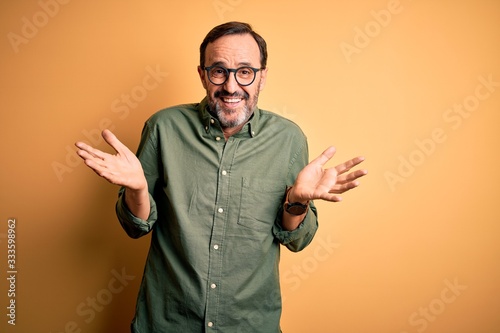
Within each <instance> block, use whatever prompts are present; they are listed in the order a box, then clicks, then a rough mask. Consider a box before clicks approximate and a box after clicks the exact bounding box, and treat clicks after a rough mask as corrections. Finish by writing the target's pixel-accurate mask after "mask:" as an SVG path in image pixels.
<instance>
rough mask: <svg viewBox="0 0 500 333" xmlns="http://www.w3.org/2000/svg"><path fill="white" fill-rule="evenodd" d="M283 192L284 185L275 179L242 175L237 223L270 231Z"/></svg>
mask: <svg viewBox="0 0 500 333" xmlns="http://www.w3.org/2000/svg"><path fill="white" fill-rule="evenodd" d="M284 194H285V185H284V184H282V183H281V182H279V181H277V180H276V179H262V178H258V179H250V178H247V177H243V178H242V181H241V196H240V212H239V216H238V224H239V225H241V226H244V227H247V228H250V229H254V230H260V231H266V232H267V231H271V229H272V227H273V224H274V221H275V220H276V215H277V214H278V211H279V208H280V205H281V202H282V200H283V196H284Z"/></svg>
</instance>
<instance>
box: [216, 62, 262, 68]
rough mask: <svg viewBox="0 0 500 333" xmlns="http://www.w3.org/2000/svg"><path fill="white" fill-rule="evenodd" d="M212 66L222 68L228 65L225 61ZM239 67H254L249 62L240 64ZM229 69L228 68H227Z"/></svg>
mask: <svg viewBox="0 0 500 333" xmlns="http://www.w3.org/2000/svg"><path fill="white" fill-rule="evenodd" d="M211 66H221V67H226V64H225V63H224V62H223V61H216V62H214V63H212V65H211ZM239 67H252V64H251V63H249V62H239V63H238V68H239ZM226 68H227V67H226Z"/></svg>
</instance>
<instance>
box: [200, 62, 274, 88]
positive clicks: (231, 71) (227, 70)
mask: <svg viewBox="0 0 500 333" xmlns="http://www.w3.org/2000/svg"><path fill="white" fill-rule="evenodd" d="M215 67H219V68H221V69H223V70H224V71H225V72H226V79H225V80H224V82H222V83H214V82H213V81H212V79H210V70H211V69H212V68H215ZM242 68H249V69H251V70H252V71H253V79H252V81H251V82H250V83H247V84H241V83H240V82H239V81H238V77H237V76H236V72H237V71H239V70H240V69H242ZM203 69H204V70H206V71H207V76H208V80H209V81H210V83H212V84H213V85H216V86H222V85H223V84H225V83H226V82H227V80H228V79H229V74H230V73H234V79H235V80H236V82H237V83H238V84H239V85H240V86H242V87H247V86H249V85H251V84H252V83H254V81H255V78H256V77H257V72H258V71H260V70H263V69H264V68H254V67H250V66H242V67H238V68H226V67H224V66H221V65H212V66H208V67H206V66H205V67H203Z"/></svg>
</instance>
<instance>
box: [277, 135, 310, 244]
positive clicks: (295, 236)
mask: <svg viewBox="0 0 500 333" xmlns="http://www.w3.org/2000/svg"><path fill="white" fill-rule="evenodd" d="M301 139H302V142H301V143H300V144H297V145H296V146H298V147H299V149H298V151H297V153H295V155H294V156H292V157H291V160H290V169H289V171H288V175H287V181H288V182H289V184H288V185H289V186H291V185H292V184H293V183H294V182H295V179H296V178H297V175H298V174H299V172H300V171H301V170H302V169H303V168H304V167H305V166H306V165H307V163H308V160H309V150H308V146H307V140H306V138H305V136H303V137H301ZM284 203H285V189H284V190H283V200H282V202H281V205H280V209H279V211H278V215H277V216H276V220H275V223H274V226H273V234H274V237H275V238H276V239H277V240H278V241H279V242H280V243H281V244H283V245H284V246H286V247H287V248H288V249H289V250H290V251H293V252H298V251H301V250H303V249H304V248H305V247H306V246H307V245H309V244H310V243H311V241H312V239H313V238H314V235H315V234H316V231H317V229H318V218H317V216H318V214H317V210H316V207H315V206H314V203H313V202H312V201H311V202H310V203H309V209H308V211H307V214H306V216H305V217H304V220H303V221H302V222H301V223H300V224H299V226H298V227H297V229H295V230H292V231H288V230H285V229H283V227H282V219H283V205H284Z"/></svg>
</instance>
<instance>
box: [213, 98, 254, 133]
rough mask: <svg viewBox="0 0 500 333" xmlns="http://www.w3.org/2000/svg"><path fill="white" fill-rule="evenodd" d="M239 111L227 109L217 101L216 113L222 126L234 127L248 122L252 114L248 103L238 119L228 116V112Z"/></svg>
mask: <svg viewBox="0 0 500 333" xmlns="http://www.w3.org/2000/svg"><path fill="white" fill-rule="evenodd" d="M234 112H238V111H235V110H227V109H225V108H223V107H221V106H220V105H219V103H215V115H216V116H217V119H219V122H220V124H221V126H222V128H233V127H238V126H240V125H242V124H244V123H246V122H247V120H248V119H250V117H251V115H252V110H250V109H249V107H248V105H245V106H243V112H240V113H239V115H238V117H237V118H236V119H232V120H229V119H227V118H226V114H228V113H234Z"/></svg>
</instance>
